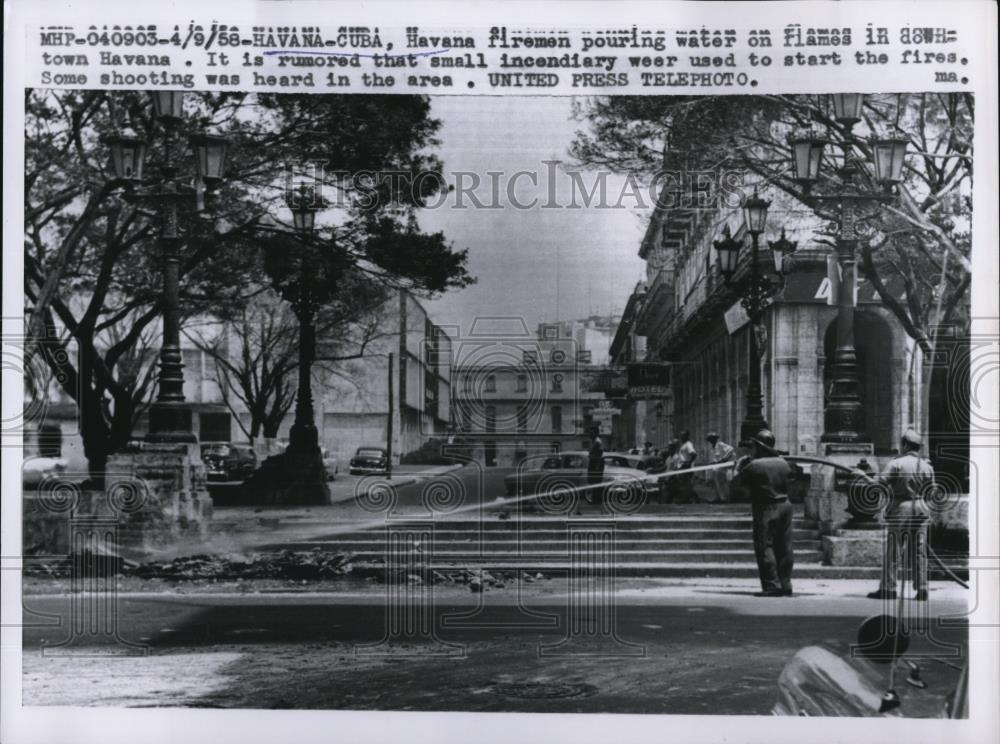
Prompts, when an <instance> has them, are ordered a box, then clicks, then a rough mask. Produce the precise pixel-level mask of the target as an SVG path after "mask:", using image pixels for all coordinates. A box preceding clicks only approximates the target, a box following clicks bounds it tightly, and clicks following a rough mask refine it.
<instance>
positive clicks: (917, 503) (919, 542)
mask: <svg viewBox="0 0 1000 744" xmlns="http://www.w3.org/2000/svg"><path fill="white" fill-rule="evenodd" d="M922 444H923V440H922V439H921V437H920V434H918V433H917V432H916V430H914V429H912V428H911V429H907V430H906V431H905V432H904V433H903V439H902V442H900V445H901V446H900V450H901V452H902V454H900V455H899V457H895V458H893V459H892V460H890V461H889V465H888V466H887V467H886V471H885V473H883V474H881V475H879V476H877V477H876V478H875V482H876V483H877V484H880V485H882V486H884V487H886V488H888V489H889V491H890V494H889V495H890V499H891V500H890V502H889V503H888V504H887V506H886V510H885V523H886V534H885V551H884V557H883V561H882V581H881V583H880V584H879V588H878V590H876V591H874V592H871V593H870V594H869V595H868V597H869V598H871V599H895V598H896V583H897V576H896V569H897V566H898V563H899V560H900V554H902V560H903V565H904V567H905V566H906V565H909V567H910V571H911V572H912V574H913V589H914V591H915V592H916V594H915V595H914V599H916V600H917V601H918V602H926V601H927V524H928V520H929V518H930V512H929V511H928V509H927V504H926V502H925V501H924V497H925V496H926V495H927V493H928V491H929V490H930V489H931V488H933V487H934V468H933V467H932V466H931V464H930V463H929V462H928V461H927V460H925V459H923V458H922V457H921V456H920V448H921V446H922Z"/></svg>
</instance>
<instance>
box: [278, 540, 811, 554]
mask: <svg viewBox="0 0 1000 744" xmlns="http://www.w3.org/2000/svg"><path fill="white" fill-rule="evenodd" d="M293 546H294V549H295V550H313V549H316V548H318V549H320V550H341V551H348V552H364V551H377V552H379V553H383V552H384V551H385V549H386V547H387V546H386V541H385V540H384V539H382V540H380V539H371V540H353V539H351V540H329V541H315V540H306V541H302V542H296V543H294V544H293V543H280V544H277V545H266V546H263V548H264V549H279V550H280V549H289V548H292V547H293ZM420 547H421V548H422V549H423V550H425V551H428V550H432V551H433V552H434V554H435V555H437V554H440V553H442V552H456V551H458V552H466V553H478V552H489V553H492V552H498V553H521V554H523V553H525V552H527V551H528V550H530V551H532V552H538V551H542V552H553V551H555V552H562V553H563V554H565V553H566V540H565V539H563V540H486V541H484V540H480V539H479V538H478V537H476V538H468V539H464V540H463V539H453V540H439V539H437V538H436V537H435V539H434V542H433V544H430V543H423V542H422V543H421V545H420ZM820 549H821V542H820V540H819V539H801V540H800V539H798V538H796V540H795V550H796V552H798V551H799V550H803V551H809V550H815V551H818V550H820ZM615 550H616V551H618V552H627V551H634V550H645V551H647V552H658V551H690V550H694V551H699V550H700V551H709V552H712V551H720V550H721V551H748V550H749V551H751V552H752V551H753V542H752V541H751V540H750V539H746V540H714V539H708V540H664V539H656V540H620V539H617V540H615Z"/></svg>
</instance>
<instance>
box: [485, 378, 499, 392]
mask: <svg viewBox="0 0 1000 744" xmlns="http://www.w3.org/2000/svg"><path fill="white" fill-rule="evenodd" d="M496 391H497V376H496V375H487V376H486V384H485V385H484V386H483V392H484V393H495V392H496Z"/></svg>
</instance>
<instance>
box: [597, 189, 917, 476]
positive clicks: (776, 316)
mask: <svg viewBox="0 0 1000 744" xmlns="http://www.w3.org/2000/svg"><path fill="white" fill-rule="evenodd" d="M771 196H772V198H773V203H772V206H771V210H770V213H769V220H768V221H769V223H770V225H773V226H774V227H772V228H770V230H769V232H768V234H767V235H764V236H761V248H762V251H761V255H762V259H763V258H766V259H767V260H768V261H770V260H771V258H770V252H769V251H768V250H767V242H766V241H767V240H768V239H772V240H773V239H775V238H776V237H777V233H778V232H779V230H780V229H781V228H784V229H785V232H786V235H787V237H788V239H790V240H793V241H797V243H798V250H797V251H796V252H795V254H794V257H793V259H792V260H793V268H792V271H791V272H790V273H789V274H788V275H787V277H786V279H785V285H784V289H783V290H782V291H781V292H779V293H778V294H777V295H776V297H775V298H774V303H773V305H772V306H771V307H770V308H769V309H768V310H766V311H765V313H764V316H763V319H762V326H763V331H764V332H763V334H762V337H761V338H759V339H758V342H759V345H760V346H761V348H762V350H763V353H762V360H761V363H762V369H761V373H762V387H763V397H764V416H765V418H766V419H767V421H768V422H769V423H770V426H771V428H772V429H773V430H774V432H775V435H776V437H777V440H778V443H779V446H780V447H781V448H783V449H786V450H790V451H792V452H795V453H800V454H809V455H815V454H817V453H820V452H821V451H822V448H821V446H820V438H821V435H822V433H823V411H824V407H825V405H826V399H827V395H828V390H829V382H830V375H831V369H830V363H829V362H830V360H831V359H832V356H833V350H834V346H835V342H836V320H837V308H836V307H835V306H834V303H835V299H836V298H835V296H834V294H835V293H834V292H833V291H832V285H833V284H835V283H836V281H837V279H838V277H837V275H836V274H835V272H836V265H835V264H831V262H830V253H831V251H830V249H829V248H828V247H826V246H823V245H820V244H818V243H817V242H816V237H815V236H816V232H817V227H819V225H818V223H817V222H816V221H815V218H814V217H813V216H812V215H811V213H809V212H807V211H805V210H803V209H802V208H801V207H800V206H798V205H797V204H796V203H790V202H789V201H788V200H787V199H786V198H783V195H781V194H773V195H771ZM727 225H728V226H729V228H730V230H731V232H732V234H733V235H734V236H735V237H736V238H738V239H743V238H746V235H745V232H744V230H745V228H744V226H743V219H742V213H741V211H740V210H738V209H731V210H716V209H700V210H696V209H666V208H662V207H661V208H657V209H656V210H655V211H654V214H653V216H652V218H651V220H650V223H649V227H648V229H647V231H646V234H645V237H644V239H643V242H642V244H641V246H640V250H639V255H640V257H642V258H643V259H644V260H645V261H646V265H647V278H646V281H645V282H643V283H641V284H640V285H639V286H637V287H636V290H635V291H634V292H633V293H632V296H631V297H630V298H629V301H628V303H627V305H626V310H625V313H624V315H623V318H622V322H621V323H620V324H619V327H618V330H617V333H616V336H615V340H614V342H613V344H612V361H613V363H615V364H622V365H628V364H631V363H635V362H638V361H646V362H662V363H665V364H666V365H668V366H669V370H668V371H669V379H670V390H669V394H667V395H665V396H663V397H661V398H660V399H655V400H654V399H649V400H635V399H633V400H631V401H630V402H629V404H628V406H629V416H624V415H623V417H622V418H623V421H629V422H631V423H630V424H628V426H629V429H630V434H631V435H632V436H634V437H636V438H637V439H642V438H648V439H649V440H651V441H653V442H654V443H655V444H657V445H658V446H662V445H663V444H664V443H665V442H667V441H668V440H669V439H670V438H672V437H674V436H676V435H677V433H678V432H680V431H681V430H683V429H688V430H690V431H691V434H692V437H693V440H694V442H695V444H696V445H699V446H701V447H703V448H705V450H706V451H704V452H703V454H704V455H707V446H706V445H705V443H704V435H705V434H706V433H707V432H708V431H710V430H714V431H717V432H719V434H720V435H721V437H722V438H723V439H724V440H726V441H729V442H731V443H733V444H736V443H737V442H738V440H739V438H740V423H741V421H742V419H743V418H744V411H745V396H746V388H747V382H748V370H749V363H750V362H749V360H750V351H749V349H750V333H751V332H752V330H751V324H750V323H749V318H748V317H747V315H746V313H745V312H744V311H743V309H742V307H741V305H740V300H739V297H738V296H737V295H736V294H735V293H734V291H733V289H732V288H731V287H730V286H729V285H727V284H726V282H725V281H724V280H723V277H722V275H721V272H720V270H719V268H718V260H717V256H716V251H715V249H714V246H713V241H715V240H718V239H719V237H720V234H721V233H722V230H723V228H724V227H725V226H727ZM746 239H747V241H748V240H749V239H748V238H746ZM743 253H744V256H743V258H744V263H743V264H742V266H743V268H742V269H740V271H745V267H746V265H747V264H748V261H749V253H750V251H749V249H747V250H744V251H743ZM760 342H763V343H760ZM855 345H856V347H857V357H858V369H859V376H860V380H861V390H862V397H863V405H864V409H865V433H866V434H867V436H868V437H869V438H870V440H871V442H872V443H873V444H874V449H875V454H876V456H883V455H889V454H890V453H892V452H893V451H894V449H895V448H896V446H897V442H898V441H899V438H900V435H901V432H902V430H903V429H904V428H905V427H906V426H907V425H908V424H910V423H911V422H916V421H919V420H920V418H919V414H920V411H919V410H918V408H919V400H920V396H919V392H918V391H919V386H920V366H921V365H920V359H919V354H920V352H919V349H918V348H917V347H916V346H915V344H914V343H913V341H912V340H911V339H910V338H909V337H908V336H907V335H906V333H905V332H904V330H903V328H902V326H901V324H900V323H899V322H898V320H897V319H896V318H895V316H893V315H892V313H891V312H890V311H889V310H888V309H887V308H886V307H885V306H884V305H883V304H882V302H881V299H880V298H879V296H878V294H877V293H876V292H875V291H874V289H873V288H872V287H871V285H869V284H868V283H867V282H865V281H863V280H862V281H859V283H858V290H857V309H856V311H855ZM630 397H631V398H636V397H637V396H630Z"/></svg>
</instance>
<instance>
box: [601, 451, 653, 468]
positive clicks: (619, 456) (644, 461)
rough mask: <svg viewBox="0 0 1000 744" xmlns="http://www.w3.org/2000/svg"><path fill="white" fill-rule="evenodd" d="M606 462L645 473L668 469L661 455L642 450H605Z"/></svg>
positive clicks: (606, 463)
mask: <svg viewBox="0 0 1000 744" xmlns="http://www.w3.org/2000/svg"><path fill="white" fill-rule="evenodd" d="M604 464H605V465H616V466H618V467H622V468H632V469H634V470H642V471H643V472H645V473H662V472H663V471H664V470H665V469H666V466H665V465H664V464H663V460H661V459H660V458H659V457H657V456H656V455H644V454H642V453H641V452H605V453H604Z"/></svg>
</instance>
